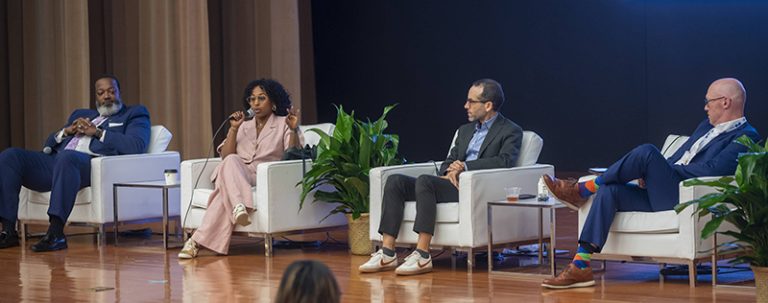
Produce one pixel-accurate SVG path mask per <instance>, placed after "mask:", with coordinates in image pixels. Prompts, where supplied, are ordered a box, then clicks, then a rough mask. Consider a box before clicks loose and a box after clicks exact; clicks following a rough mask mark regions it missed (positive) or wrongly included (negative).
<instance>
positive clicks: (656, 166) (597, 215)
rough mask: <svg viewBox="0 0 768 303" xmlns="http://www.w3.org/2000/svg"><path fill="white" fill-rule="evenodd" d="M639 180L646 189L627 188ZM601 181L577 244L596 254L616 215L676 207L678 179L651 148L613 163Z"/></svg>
mask: <svg viewBox="0 0 768 303" xmlns="http://www.w3.org/2000/svg"><path fill="white" fill-rule="evenodd" d="M639 178H642V179H643V180H645V186H646V188H645V189H643V188H640V187H637V186H635V185H632V184H627V182H630V181H632V180H635V179H639ZM602 181H603V184H602V185H600V188H599V189H598V190H597V193H596V194H595V199H594V200H593V201H592V208H591V209H590V210H589V214H588V215H587V220H586V222H585V223H584V228H583V229H582V231H581V236H580V237H579V243H582V244H583V245H587V243H591V244H593V245H595V246H596V248H597V249H596V250H595V252H600V250H601V249H602V248H603V245H604V244H605V240H606V238H608V232H609V231H610V228H611V224H612V223H613V217H614V216H615V215H616V212H617V211H643V212H657V211H665V210H671V209H673V208H674V207H675V205H677V204H678V203H679V201H678V200H679V187H678V184H679V183H680V181H681V178H680V176H679V175H678V174H677V172H676V171H675V170H674V168H672V164H670V163H669V162H667V160H666V159H664V156H662V155H661V152H659V150H658V149H657V148H656V147H655V146H653V145H651V144H644V145H640V146H638V147H636V148H635V149H633V150H632V151H630V152H629V153H628V154H626V155H625V156H624V157H623V158H621V159H620V160H619V161H616V163H613V164H612V165H611V166H610V167H608V170H607V171H606V172H605V173H604V174H603V175H602Z"/></svg>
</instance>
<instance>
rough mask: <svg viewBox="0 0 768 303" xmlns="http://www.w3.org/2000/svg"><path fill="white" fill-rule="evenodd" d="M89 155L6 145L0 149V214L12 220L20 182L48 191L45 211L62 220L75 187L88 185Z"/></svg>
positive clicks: (17, 207)
mask: <svg viewBox="0 0 768 303" xmlns="http://www.w3.org/2000/svg"><path fill="white" fill-rule="evenodd" d="M91 158H92V157H91V156H90V155H88V154H84V153H81V152H77V151H71V150H65V151H61V152H58V153H54V154H52V155H47V154H44V153H42V152H33V151H28V150H24V149H20V148H9V149H6V150H5V151H3V152H2V153H0V167H2V169H0V199H2V200H0V217H2V219H3V220H5V221H8V222H15V221H16V219H17V216H18V212H19V192H20V191H21V186H22V185H23V186H25V187H27V188H29V189H32V190H35V191H41V192H46V191H51V201H50V206H48V215H49V216H57V217H59V218H60V219H61V220H63V221H64V222H66V221H67V218H69V214H70V213H72V208H73V207H74V205H75V197H76V196H77V191H79V190H80V189H81V188H83V187H87V186H90V185H91ZM5 228H6V229H12V227H8V226H6V227H5Z"/></svg>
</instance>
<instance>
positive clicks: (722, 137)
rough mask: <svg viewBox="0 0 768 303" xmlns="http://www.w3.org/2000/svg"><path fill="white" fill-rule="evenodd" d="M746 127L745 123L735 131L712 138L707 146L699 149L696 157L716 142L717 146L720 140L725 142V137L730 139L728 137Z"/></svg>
mask: <svg viewBox="0 0 768 303" xmlns="http://www.w3.org/2000/svg"><path fill="white" fill-rule="evenodd" d="M746 125H747V124H746V123H744V124H742V125H741V126H739V127H737V128H736V129H734V130H732V131H729V132H727V133H722V134H720V135H719V136H717V137H715V138H714V139H712V140H711V141H709V142H707V145H704V146H702V147H701V149H700V150H699V152H698V153H696V155H697V156H698V155H700V154H703V153H704V151H705V150H707V148H709V147H710V146H712V145H713V144H715V142H718V144H719V142H720V141H722V140H726V139H725V138H726V137H728V138H730V137H731V134H733V133H735V132H737V131H740V130H742V129H744V127H746ZM729 143H730V142H729Z"/></svg>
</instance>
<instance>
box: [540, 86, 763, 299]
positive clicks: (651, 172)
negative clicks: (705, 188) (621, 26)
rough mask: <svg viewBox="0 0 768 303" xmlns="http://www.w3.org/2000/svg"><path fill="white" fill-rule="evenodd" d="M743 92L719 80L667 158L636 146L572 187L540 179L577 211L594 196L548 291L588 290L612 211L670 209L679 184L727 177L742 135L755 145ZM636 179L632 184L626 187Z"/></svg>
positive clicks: (546, 283) (733, 167)
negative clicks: (570, 254)
mask: <svg viewBox="0 0 768 303" xmlns="http://www.w3.org/2000/svg"><path fill="white" fill-rule="evenodd" d="M745 103H746V90H745V89H744V86H743V85H742V84H741V82H739V80H736V79H733V78H724V79H719V80H716V81H715V82H713V83H712V84H711V85H710V86H709V89H708V90H707V94H706V96H705V103H704V110H705V111H706V112H707V116H708V119H706V120H704V121H702V122H701V123H700V124H699V126H698V127H697V128H696V130H695V131H694V132H693V134H692V135H691V137H690V138H689V139H688V141H686V142H685V144H683V145H682V146H681V147H680V148H679V149H678V150H677V152H675V154H674V155H672V156H671V157H670V158H669V159H665V158H664V156H662V154H661V152H659V150H658V149H656V147H655V146H653V145H651V144H644V145H641V146H639V147H637V148H635V149H633V150H632V151H630V152H629V153H628V154H626V155H625V156H624V157H623V158H621V159H620V160H619V161H617V162H615V163H614V164H612V165H611V166H610V167H608V169H607V170H606V172H605V173H604V174H602V175H601V176H599V177H597V178H596V179H594V180H590V181H588V182H580V183H576V182H573V181H570V182H569V181H565V180H559V179H554V178H551V177H549V176H546V175H545V176H543V178H544V181H545V182H546V184H547V186H548V187H549V189H550V191H551V192H552V194H553V195H554V196H555V197H557V198H558V199H559V200H560V201H562V202H563V203H564V204H566V205H568V206H569V207H571V208H573V209H578V208H579V207H581V206H582V205H584V203H586V201H587V198H588V197H589V196H591V195H592V194H595V198H594V200H593V201H592V207H591V208H590V210H589V214H588V215H587V220H586V221H585V223H584V228H583V230H582V232H581V235H580V236H579V247H578V250H577V252H576V256H575V257H574V260H573V262H571V263H570V264H569V265H568V268H567V269H566V270H565V271H563V272H561V273H560V275H558V276H557V277H556V278H552V279H546V280H544V282H543V283H542V286H544V287H547V288H572V287H585V286H592V285H594V284H595V281H594V279H593V276H592V269H591V267H590V266H589V263H590V259H591V257H592V254H593V253H596V252H600V250H601V249H602V247H603V244H604V243H605V240H606V238H607V237H608V232H609V231H610V228H611V224H612V223H613V218H614V216H615V214H616V212H617V211H640V212H657V211H665V210H671V209H673V208H674V207H675V205H676V204H677V203H678V196H679V185H678V184H679V183H680V181H683V180H685V179H689V178H695V177H703V176H722V175H732V174H733V173H734V172H735V171H736V165H737V164H738V162H737V160H738V155H739V153H743V152H745V151H746V150H747V148H746V147H745V146H743V145H741V144H738V143H736V142H734V140H736V139H737V138H739V137H741V136H742V135H747V136H748V137H750V138H752V140H754V141H756V142H757V141H760V136H759V135H758V134H757V131H756V130H755V128H753V127H752V126H751V125H749V123H747V119H746V118H745V117H744V105H745ZM632 180H638V183H637V185H633V184H628V182H630V181H632Z"/></svg>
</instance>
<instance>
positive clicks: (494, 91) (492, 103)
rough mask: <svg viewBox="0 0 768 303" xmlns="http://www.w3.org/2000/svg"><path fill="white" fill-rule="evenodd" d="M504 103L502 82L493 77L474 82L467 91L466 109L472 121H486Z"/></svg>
mask: <svg viewBox="0 0 768 303" xmlns="http://www.w3.org/2000/svg"><path fill="white" fill-rule="evenodd" d="M502 105H504V91H503V90H502V89H501V84H499V82H496V81H495V80H492V79H480V80H477V81H475V82H473V83H472V86H471V87H470V88H469V92H468V93H467V101H466V102H465V103H464V109H466V110H467V118H468V120H469V121H470V122H474V121H477V122H485V121H486V120H487V119H490V118H491V117H493V116H494V115H495V114H496V112H498V111H499V109H501V106H502Z"/></svg>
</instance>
